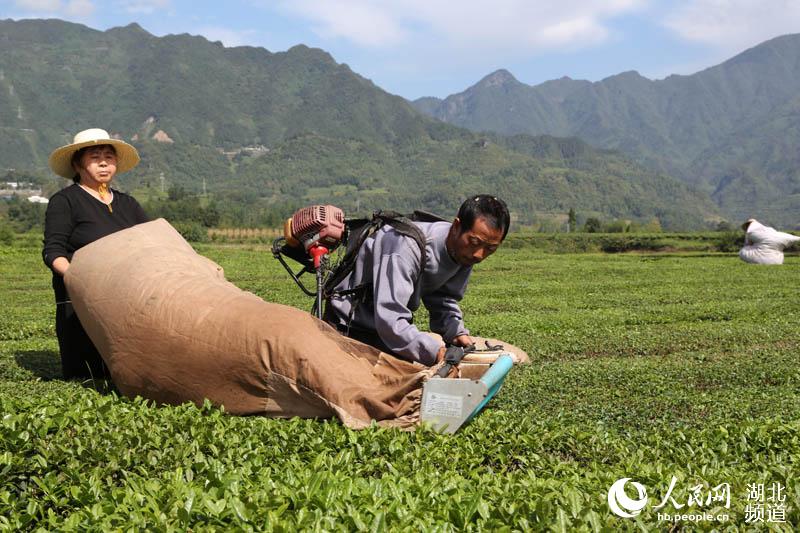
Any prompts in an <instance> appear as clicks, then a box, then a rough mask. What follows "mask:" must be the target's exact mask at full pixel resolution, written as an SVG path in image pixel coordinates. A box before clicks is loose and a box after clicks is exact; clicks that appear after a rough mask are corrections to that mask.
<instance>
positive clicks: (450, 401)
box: [425, 393, 464, 418]
mask: <svg viewBox="0 0 800 533" xmlns="http://www.w3.org/2000/svg"><path fill="white" fill-rule="evenodd" d="M463 403H464V399H463V398H462V397H461V396H453V395H451V394H440V393H434V394H431V395H429V396H428V400H427V402H425V411H426V412H427V413H429V414H431V415H433V416H441V417H451V418H459V417H461V416H462V414H461V412H462V410H463Z"/></svg>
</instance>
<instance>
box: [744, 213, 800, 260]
mask: <svg viewBox="0 0 800 533" xmlns="http://www.w3.org/2000/svg"><path fill="white" fill-rule="evenodd" d="M742 229H743V230H744V231H745V236H744V247H743V248H742V249H741V250H739V257H740V258H741V259H742V261H744V262H745V263H754V264H757V265H781V264H783V250H784V248H787V247H788V246H791V245H792V244H794V243H796V242H798V241H800V237H797V236H795V235H791V234H789V233H783V232H781V231H778V230H776V229H775V228H770V227H769V226H765V225H764V224H762V223H760V222H759V221H757V220H755V219H753V218H751V219H748V220H747V222H745V223H744V224H742Z"/></svg>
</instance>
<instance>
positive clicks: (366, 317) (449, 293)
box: [330, 222, 472, 365]
mask: <svg viewBox="0 0 800 533" xmlns="http://www.w3.org/2000/svg"><path fill="white" fill-rule="evenodd" d="M414 224H415V225H416V226H417V227H418V228H419V229H420V230H422V233H423V234H424V235H425V241H426V252H425V253H426V261H425V265H424V269H423V268H422V267H421V265H420V250H419V246H418V245H417V243H416V241H415V240H414V239H412V238H411V237H407V236H405V235H401V234H400V233H398V232H396V231H395V230H394V228H392V227H391V226H389V225H386V226H384V227H382V228H381V229H380V230H378V231H377V232H376V233H375V235H374V236H373V237H370V238H369V239H367V240H366V241H365V242H364V244H363V245H362V246H361V250H359V253H358V256H357V257H356V264H355V268H354V269H353V271H352V272H351V273H350V275H348V276H347V277H346V278H345V279H344V280H342V282H341V283H339V285H337V287H336V290H337V291H340V290H347V289H351V288H353V287H356V286H358V285H361V284H362V283H365V282H368V281H372V284H373V287H372V295H371V296H372V298H371V299H370V298H367V301H364V302H363V303H361V304H360V305H357V306H356V309H355V313H354V315H353V321H352V323H351V325H352V326H354V327H357V328H360V329H364V330H371V331H375V332H377V334H378V335H379V336H380V338H381V340H383V342H384V343H385V344H386V346H387V347H389V348H390V349H391V350H392V351H393V352H394V353H396V354H397V355H400V356H402V357H404V358H406V359H409V360H411V361H419V362H420V363H423V364H426V365H432V364H434V363H435V362H436V354H437V352H438V351H439V348H440V347H441V343H440V342H439V341H437V340H435V339H434V338H432V337H430V336H429V335H425V334H424V333H421V332H420V331H419V330H418V329H417V327H416V326H414V324H412V313H413V312H414V311H416V310H417V309H418V308H419V305H420V301H422V303H424V304H425V307H426V308H427V309H428V312H429V313H430V328H431V331H433V332H435V333H438V334H440V335H441V336H442V337H443V338H444V339H445V340H447V341H450V340H452V339H453V338H455V337H457V336H459V335H468V334H469V331H468V330H467V329H466V328H465V327H464V318H463V314H462V313H461V308H460V307H459V306H458V302H459V301H460V300H461V298H463V297H464V293H465V291H466V290H467V282H468V281H469V276H470V273H471V272H472V267H465V266H461V265H459V264H458V263H456V262H455V261H454V260H453V259H452V258H451V257H450V255H449V254H448V253H447V248H446V245H445V242H446V240H447V234H448V232H449V230H450V225H451V224H450V222H414ZM420 275H421V276H422V278H421V279H420ZM353 298H354V297H353V296H341V295H337V296H334V297H332V298H331V301H330V307H331V308H332V310H333V312H334V314H335V317H334V318H335V319H336V320H337V321H338V323H339V324H340V325H345V324H347V321H348V317H349V316H350V312H351V309H352V307H353V303H354V302H353Z"/></svg>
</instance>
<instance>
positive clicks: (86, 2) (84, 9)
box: [64, 0, 94, 17]
mask: <svg viewBox="0 0 800 533" xmlns="http://www.w3.org/2000/svg"><path fill="white" fill-rule="evenodd" d="M93 11H94V4H92V0H70V1H69V2H67V5H66V6H65V8H64V12H65V13H66V14H67V15H71V16H73V17H86V16H89V15H91V14H92V12H93Z"/></svg>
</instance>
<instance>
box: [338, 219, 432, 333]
mask: <svg viewBox="0 0 800 533" xmlns="http://www.w3.org/2000/svg"><path fill="white" fill-rule="evenodd" d="M415 213H416V212H415ZM412 220H414V215H412V216H410V217H407V216H405V215H402V214H400V213H397V212H395V211H376V212H375V213H373V215H372V217H371V218H370V219H368V220H364V219H360V220H356V221H353V222H354V223H353V224H352V228H351V227H350V226H348V235H347V248H346V252H345V254H344V257H342V260H341V261H340V262H339V263H338V264H337V265H336V267H334V269H333V270H332V271H331V273H330V274H329V275H328V277H327V278H326V280H325V284H324V287H323V298H324V299H325V301H326V302H327V303H330V299H331V298H332V297H333V296H348V297H352V302H353V305H352V306H351V308H350V316H349V317H348V320H347V327H348V329H349V327H350V322H352V320H353V316H354V315H355V310H356V308H357V307H358V306H359V305H360V304H361V303H362V302H364V301H366V300H367V299H368V298H371V297H372V295H373V286H372V285H373V284H372V281H371V280H370V281H366V282H364V283H361V284H359V285H357V286H355V287H352V288H350V289H344V290H336V286H337V285H339V283H341V282H342V281H343V280H344V279H345V278H346V277H347V276H348V275H350V273H351V272H352V271H353V270H354V269H355V266H356V259H357V257H358V252H359V251H360V250H361V247H362V246H363V245H364V242H365V241H366V240H367V239H368V238H370V237H372V236H374V235H375V233H376V232H377V231H378V230H380V229H381V228H382V227H384V226H386V225H389V226H391V227H392V228H393V229H394V230H395V231H396V232H397V233H399V234H400V235H403V236H406V237H409V238H411V239H413V240H414V242H415V243H417V246H418V247H419V251H420V276H419V277H418V278H417V284H419V283H420V282H421V279H422V271H424V269H425V262H426V261H427V251H426V249H425V244H426V241H425V234H424V233H422V230H420V229H419V228H418V227H417V226H416V224H414V223H413V222H412ZM359 224H360V225H359Z"/></svg>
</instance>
